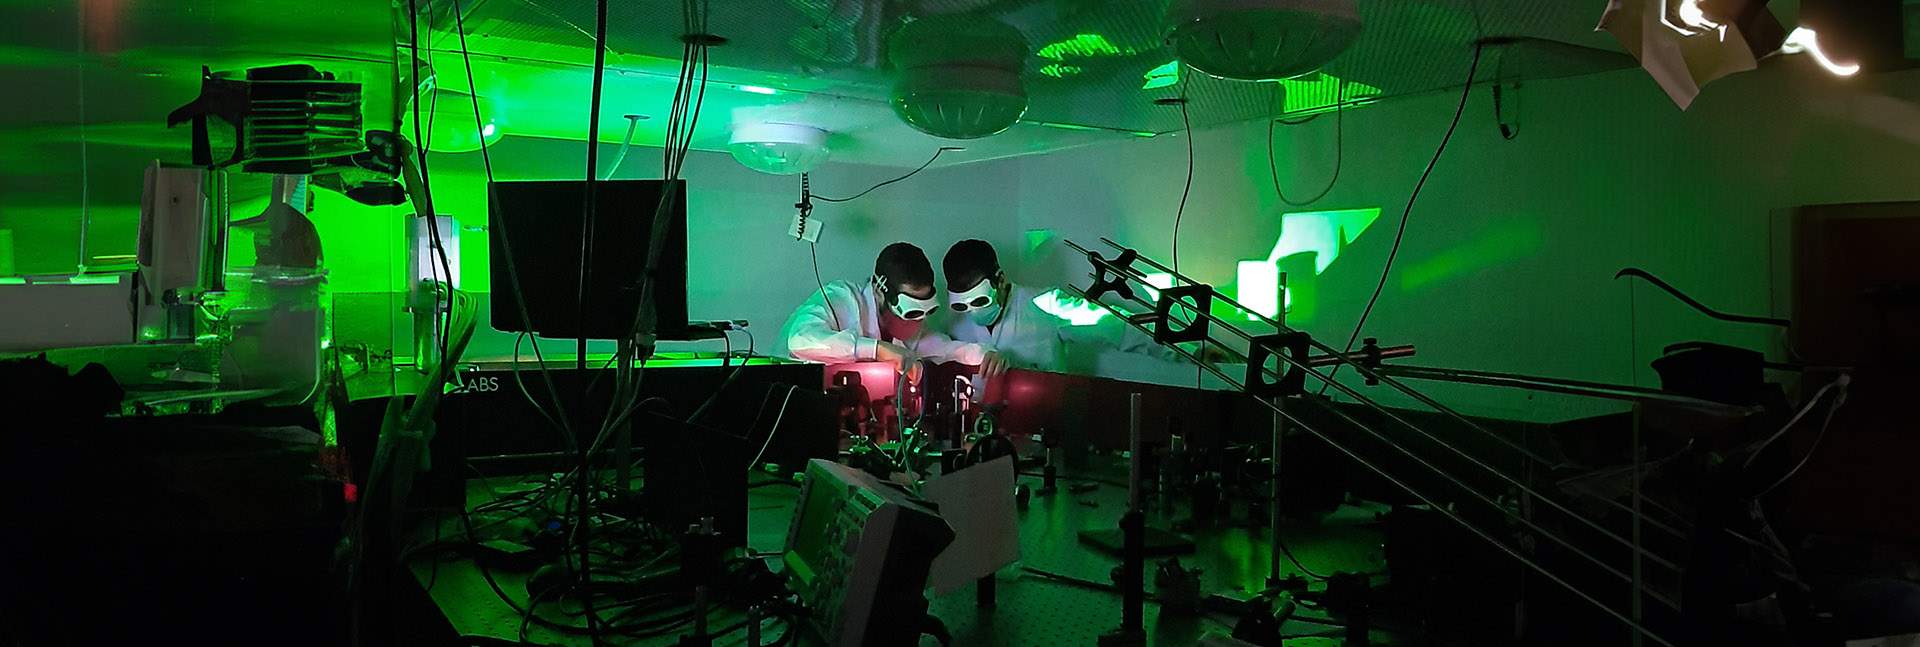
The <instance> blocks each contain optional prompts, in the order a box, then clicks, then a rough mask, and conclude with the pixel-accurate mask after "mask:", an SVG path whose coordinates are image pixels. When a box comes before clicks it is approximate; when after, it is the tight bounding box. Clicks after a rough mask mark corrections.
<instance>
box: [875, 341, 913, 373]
mask: <svg viewBox="0 0 1920 647" xmlns="http://www.w3.org/2000/svg"><path fill="white" fill-rule="evenodd" d="M873 358H874V359H877V360H880V361H882V362H887V363H889V364H892V365H893V370H895V371H906V372H907V379H908V380H911V381H913V382H919V381H920V362H918V361H916V360H915V358H914V356H913V350H912V349H909V348H907V347H906V346H902V345H900V344H896V343H893V342H890V341H883V342H876V343H875V344H874V346H873Z"/></svg>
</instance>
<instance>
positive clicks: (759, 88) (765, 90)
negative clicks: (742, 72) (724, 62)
mask: <svg viewBox="0 0 1920 647" xmlns="http://www.w3.org/2000/svg"><path fill="white" fill-rule="evenodd" d="M736 87H738V88H740V91H741V92H747V93H751V94H765V95H775V94H780V91H779V90H775V89H773V88H769V87H767V86H764V85H742V86H736Z"/></svg>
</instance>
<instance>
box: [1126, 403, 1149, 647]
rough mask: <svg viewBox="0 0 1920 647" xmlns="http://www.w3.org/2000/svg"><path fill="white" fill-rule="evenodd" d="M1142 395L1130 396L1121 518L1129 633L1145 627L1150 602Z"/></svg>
mask: <svg viewBox="0 0 1920 647" xmlns="http://www.w3.org/2000/svg"><path fill="white" fill-rule="evenodd" d="M1140 405H1141V396H1140V394H1139V393H1134V394H1132V395H1130V396H1128V398H1127V410H1128V414H1127V419H1128V421H1129V424H1128V429H1127V435H1128V436H1129V437H1130V438H1129V440H1128V441H1127V445H1128V447H1129V449H1130V450H1131V451H1132V454H1131V455H1130V458H1131V460H1129V461H1128V467H1127V472H1128V474H1127V476H1128V478H1127V513H1126V515H1125V516H1123V517H1121V519H1120V533H1121V537H1122V546H1123V547H1124V552H1125V553H1126V556H1125V561H1123V562H1122V566H1121V568H1122V569H1123V572H1124V573H1125V575H1124V579H1126V582H1125V584H1126V595H1125V599H1124V600H1122V602H1121V604H1122V607H1121V610H1120V614H1121V619H1120V630H1121V631H1123V632H1127V633H1129V634H1139V633H1141V632H1143V631H1145V628H1146V623H1145V619H1146V603H1147V600H1146V598H1147V595H1146V588H1147V582H1146V578H1147V567H1146V562H1147V537H1146V534H1147V518H1146V513H1145V512H1144V501H1142V499H1141V489H1142V484H1141V481H1142V480H1143V479H1145V478H1146V470H1145V466H1146V460H1147V459H1146V456H1145V455H1144V454H1145V452H1143V451H1141V449H1142V438H1141V436H1142V435H1143V434H1142V431H1143V430H1142V428H1141V426H1140V408H1141V406H1140Z"/></svg>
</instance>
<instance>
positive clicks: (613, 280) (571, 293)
mask: <svg viewBox="0 0 1920 647" xmlns="http://www.w3.org/2000/svg"><path fill="white" fill-rule="evenodd" d="M490 189H491V194H492V198H493V199H492V201H491V202H492V220H491V221H490V222H491V223H492V224H491V231H490V232H489V233H490V234H491V236H489V238H490V239H491V243H490V245H491V249H492V252H493V260H492V263H491V265H492V268H491V276H492V279H493V306H492V315H493V327H494V328H495V329H496V330H501V331H505V332H531V333H535V334H538V335H540V336H542V337H553V338H587V339H619V338H622V337H625V336H626V335H627V334H628V331H629V330H630V328H631V327H632V325H633V317H634V312H635V310H636V309H637V308H638V307H639V303H640V279H641V274H642V272H643V270H645V269H646V255H647V249H648V239H649V237H651V235H652V232H653V220H654V215H655V213H656V210H657V213H659V214H660V216H661V217H664V218H667V219H668V223H667V227H666V233H667V240H666V242H665V244H663V245H661V247H660V258H659V260H658V262H657V263H656V265H655V268H654V281H653V302H654V307H655V314H656V315H657V316H656V328H655V331H654V332H655V335H656V336H658V337H659V338H661V339H676V338H684V335H686V332H687V203H686V199H685V196H686V182H685V181H684V180H675V181H674V183H673V191H672V196H671V200H670V201H669V202H668V203H667V204H666V205H665V208H664V209H660V207H661V198H662V195H663V193H666V192H667V189H668V183H667V182H666V181H665V180H606V181H601V182H595V183H594V203H595V209H594V220H593V237H592V238H593V240H592V243H591V246H590V250H591V251H590V257H591V258H590V260H591V268H590V274H589V275H588V277H587V290H586V306H585V311H584V313H582V312H581V309H580V302H579V300H578V295H579V286H580V249H581V244H580V238H581V235H580V229H581V227H580V225H581V216H582V212H583V211H584V205H585V204H586V199H587V183H586V181H585V180H551V181H532V182H494V183H493V184H492V186H491V187H490ZM508 243H511V244H512V245H511V247H512V250H513V254H512V256H513V258H512V260H513V270H514V271H515V273H516V274H518V275H519V283H520V286H519V287H520V290H521V294H523V295H525V298H526V304H527V316H528V318H530V319H532V321H531V322H528V321H524V320H522V318H521V316H520V309H519V304H518V303H517V302H516V300H515V298H514V293H513V289H514V284H513V281H512V280H510V277H509V276H508V273H507V270H508V265H507V260H508V258H507V256H508V254H507V249H508ZM582 314H584V317H582ZM583 318H584V321H582V319H583Z"/></svg>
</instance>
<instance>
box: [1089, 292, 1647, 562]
mask: <svg viewBox="0 0 1920 647" xmlns="http://www.w3.org/2000/svg"><path fill="white" fill-rule="evenodd" d="M1067 287H1069V288H1071V289H1073V290H1074V291H1075V292H1076V293H1078V294H1079V295H1080V296H1081V297H1083V298H1086V297H1087V294H1086V292H1085V291H1084V290H1081V289H1080V288H1079V287H1078V286H1073V285H1068V286H1067ZM1087 300H1088V301H1091V302H1093V303H1097V304H1099V305H1101V306H1102V307H1105V308H1108V309H1109V310H1114V311H1116V312H1117V309H1115V308H1114V307H1113V306H1111V305H1109V304H1107V303H1105V302H1102V301H1099V300H1096V299H1092V298H1087ZM1127 323H1128V324H1129V325H1132V326H1134V327H1135V328H1137V329H1140V330H1141V331H1143V332H1146V330H1145V327H1144V326H1141V325H1140V324H1138V323H1137V322H1133V321H1131V320H1128V322H1127ZM1169 347H1170V348H1177V349H1178V348H1179V347H1178V346H1173V345H1169ZM1179 350H1180V351H1181V352H1182V353H1183V354H1184V353H1185V349H1179ZM1274 357H1276V358H1278V359H1280V360H1281V361H1283V362H1286V363H1288V364H1291V365H1293V366H1295V367H1296V368H1298V369H1299V370H1302V371H1305V372H1306V373H1307V374H1308V375H1312V376H1314V377H1315V378H1318V379H1319V380H1320V381H1321V382H1325V383H1326V384H1327V385H1328V386H1332V387H1333V388H1335V389H1339V390H1340V392H1341V393H1345V394H1347V396H1348V397H1351V398H1353V399H1354V400H1356V401H1358V402H1359V403H1361V404H1363V405H1365V406H1367V407H1368V408H1371V409H1373V410H1374V411H1376V412H1378V413H1380V415H1383V416H1386V417H1387V418H1388V419H1390V420H1393V421H1394V422H1397V423H1400V425H1401V426H1402V427H1405V428H1406V429H1408V430H1409V431H1412V432H1413V433H1416V434H1419V435H1420V436H1421V437H1424V438H1426V439H1427V440H1428V441H1430V442H1432V443H1434V444H1436V445H1439V446H1440V447H1443V448H1445V449H1446V450H1447V451H1449V452H1452V453H1453V454H1454V455H1456V456H1459V457H1460V458H1462V459H1464V460H1466V461H1467V462H1469V463H1471V464H1473V465H1474V466H1476V467H1479V468H1481V469H1482V470H1485V471H1486V472H1487V473H1488V474H1491V475H1493V476H1494V478H1496V479H1499V480H1501V481H1505V482H1506V483H1507V484H1508V485H1511V486H1513V487H1514V488H1516V489H1518V490H1520V491H1521V492H1525V493H1527V494H1528V495H1531V496H1533V497H1534V498H1536V499H1538V500H1540V501H1541V502H1544V503H1545V504H1547V505H1548V506H1550V507H1552V508H1554V509H1556V510H1559V511H1560V512H1562V513H1564V514H1566V515H1567V516H1569V517H1572V518H1573V519H1574V520H1576V521H1579V522H1580V523H1581V524H1582V525H1585V526H1587V527H1588V528H1591V529H1593V530H1594V531H1595V532H1598V533H1600V535H1601V536H1604V537H1607V538H1609V539H1612V540H1613V541H1615V542H1617V543H1619V544H1621V545H1623V546H1627V547H1630V548H1635V550H1636V551H1637V552H1644V551H1643V550H1641V549H1639V548H1637V547H1635V544H1634V542H1633V541H1632V540H1630V539H1628V538H1626V537H1622V536H1620V535H1619V533H1615V532H1613V531H1612V530H1608V529H1607V528H1606V527H1605V526H1602V525H1600V524H1599V523H1598V522H1595V521H1593V520H1592V519H1588V518H1587V517H1586V516H1585V515H1582V514H1580V513H1578V512H1576V511H1574V510H1573V509H1572V508H1569V507H1567V506H1566V505H1563V504H1561V503H1560V502H1559V501H1557V500H1555V499H1553V498H1552V497H1548V496H1546V495H1545V494H1542V493H1540V492H1538V491H1536V490H1535V489H1534V488H1532V487H1531V486H1528V485H1527V484H1525V483H1522V482H1520V480H1519V479H1516V478H1513V477H1512V476H1510V475H1508V474H1507V473H1506V472H1502V471H1500V469H1499V468H1496V467H1494V466H1492V465H1489V464H1487V463H1486V461H1482V460H1480V459H1479V458H1478V457H1476V456H1474V455H1473V454H1470V453H1468V452H1467V451H1466V450H1463V449H1460V448H1459V447H1456V446H1454V445H1452V444H1450V443H1448V442H1446V441H1445V440H1442V439H1441V438H1440V437H1439V436H1435V435H1434V434H1433V433H1432V432H1429V431H1427V430H1425V429H1422V428H1421V427H1420V426H1419V425H1416V424H1414V423H1413V422H1411V421H1409V420H1407V419H1406V418H1403V417H1401V416H1400V415H1399V414H1396V413H1394V412H1393V411H1392V410H1390V409H1388V408H1387V407H1386V406H1384V405H1381V404H1380V403H1379V402H1376V401H1374V400H1373V399H1371V398H1368V397H1367V396H1366V395H1364V394H1361V393H1360V392H1359V391H1358V390H1356V389H1354V388H1353V387H1350V386H1347V385H1346V384H1342V383H1340V382H1339V381H1337V380H1333V379H1331V378H1330V377H1329V376H1327V375H1325V374H1322V373H1320V372H1319V371H1316V370H1313V369H1312V368H1311V367H1308V366H1306V365H1305V364H1306V363H1305V362H1302V361H1300V360H1296V359H1294V358H1292V357H1288V356H1287V355H1286V354H1284V353H1276V354H1275V355H1274ZM1192 359H1193V361H1194V363H1196V364H1201V365H1203V366H1206V367H1207V368H1208V369H1210V370H1213V371H1214V374H1215V375H1218V376H1220V377H1221V379H1224V380H1227V383H1228V384H1235V385H1239V382H1238V381H1236V380H1233V379H1232V378H1229V377H1226V375H1225V374H1224V373H1221V372H1220V371H1219V370H1218V369H1216V368H1214V367H1213V366H1212V365H1211V364H1209V363H1207V362H1205V361H1203V360H1201V359H1200V358H1198V357H1193V358H1192ZM1355 366H1356V367H1358V366H1359V364H1355ZM1261 370H1262V371H1265V370H1266V369H1265V368H1262V369H1261ZM1239 388H1241V390H1245V387H1244V386H1243V385H1242V386H1239ZM1326 409H1327V410H1328V411H1331V412H1333V413H1334V414H1335V415H1338V416H1340V417H1341V418H1342V419H1344V420H1346V421H1347V422H1349V423H1352V424H1354V425H1356V426H1360V427H1361V428H1363V429H1367V430H1368V432H1369V433H1375V432H1373V431H1372V430H1371V429H1370V428H1367V427H1365V426H1364V425H1360V423H1359V422H1358V421H1356V420H1354V419H1353V418H1351V417H1350V416H1347V415H1346V414H1345V413H1344V412H1342V411H1340V410H1339V409H1337V408H1334V407H1331V406H1328V407H1326ZM1462 420H1464V418H1462ZM1473 427H1474V428H1475V429H1479V430H1480V431H1481V432H1482V433H1484V434H1486V435H1487V436H1488V437H1491V438H1494V439H1496V440H1499V441H1501V442H1502V443H1504V444H1506V445H1507V446H1509V447H1512V448H1514V449H1515V450H1518V451H1520V452H1521V453H1523V454H1525V455H1527V456H1531V457H1534V458H1535V459H1536V460H1537V461H1539V462H1540V463H1542V464H1545V465H1549V466H1552V465H1555V463H1553V462H1552V461H1548V460H1546V459H1545V458H1543V457H1539V456H1538V455H1536V454H1534V453H1533V452H1531V451H1527V450H1526V449H1525V448H1522V447H1520V446H1519V445H1516V444H1514V443H1513V442H1511V441H1508V440H1506V439H1505V438H1503V437H1501V436H1499V435H1497V434H1494V433H1493V432H1492V431H1489V430H1486V429H1484V428H1481V427H1479V426H1478V425H1473ZM1375 435H1376V437H1379V438H1380V439H1381V440H1382V442H1387V443H1388V445H1390V446H1392V447H1394V448H1396V449H1399V450H1400V451H1401V452H1402V453H1404V454H1406V455H1407V456H1408V457H1409V458H1412V459H1414V460H1415V461H1418V462H1420V463H1421V464H1422V465H1425V466H1426V467H1427V468H1428V469H1432V470H1434V471H1435V472H1436V473H1439V474H1443V475H1447V476H1448V477H1449V478H1450V479H1452V480H1454V482H1455V483H1456V484H1458V485H1460V486H1461V487H1462V488H1465V489H1466V490H1467V491H1468V492H1471V493H1473V494H1474V496H1475V497H1476V498H1479V499H1481V500H1482V501H1485V502H1486V503H1488V504H1489V505H1493V506H1494V507H1495V508H1499V505H1498V504H1497V503H1495V502H1494V501H1493V500H1491V499H1488V498H1487V497H1486V496H1485V495H1482V494H1480V491H1479V490H1477V489H1474V488H1473V487H1471V486H1468V485H1467V484H1466V483H1464V482H1461V481H1459V479H1457V478H1454V477H1452V475H1450V474H1447V473H1446V472H1445V471H1443V470H1441V469H1440V468H1439V467H1436V466H1434V465H1433V464H1431V463H1428V462H1427V461H1426V459H1424V458H1421V457H1420V456H1419V455H1418V454H1415V453H1414V452H1412V451H1410V450H1407V449H1406V448H1404V447H1401V446H1400V445H1399V444H1397V443H1393V442H1391V441H1388V440H1387V439H1386V438H1385V437H1384V436H1383V435H1380V434H1377V433H1375ZM1509 516H1514V515H1509ZM1514 518H1515V519H1517V520H1519V521H1521V522H1522V523H1525V524H1528V525H1529V526H1530V527H1534V528H1535V530H1538V531H1540V532H1541V533H1543V534H1545V532H1546V531H1545V530H1544V529H1540V528H1538V527H1537V526H1532V522H1530V521H1527V520H1525V519H1523V518H1520V517H1518V516H1514ZM1549 536H1551V535H1549ZM1556 541H1558V539H1557V538H1556ZM1561 543H1562V545H1566V546H1567V547H1568V548H1569V549H1572V548H1573V547H1572V546H1571V545H1570V544H1567V543H1566V542H1564V541H1562V542H1561ZM1649 557H1651V558H1652V559H1653V560H1654V561H1655V562H1656V563H1659V564H1661V565H1663V566H1667V567H1669V568H1674V569H1678V568H1679V567H1678V566H1677V565H1675V564H1674V563H1673V562H1671V561H1668V560H1666V559H1663V558H1661V557H1659V556H1655V555H1649ZM1588 558H1589V559H1593V558H1592V557H1591V556H1588ZM1593 561H1594V562H1595V563H1597V564H1600V565H1601V568H1610V567H1608V566H1606V565H1605V564H1604V563H1603V562H1600V561H1599V560H1597V559H1593ZM1613 572H1614V574H1616V575H1620V576H1621V577H1622V578H1625V577H1626V574H1625V573H1622V572H1620V571H1618V570H1613Z"/></svg>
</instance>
